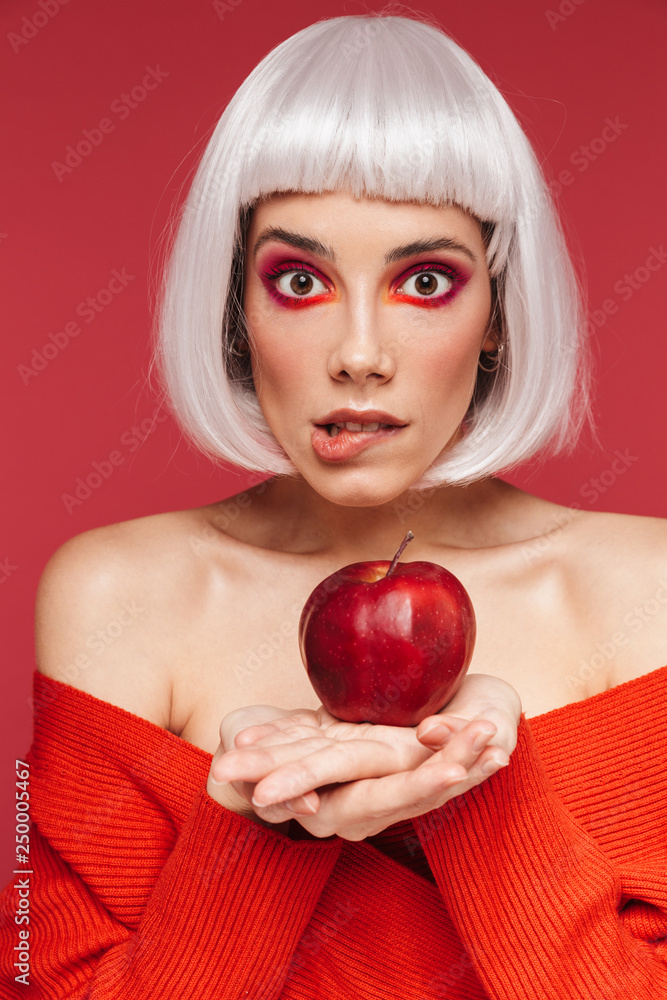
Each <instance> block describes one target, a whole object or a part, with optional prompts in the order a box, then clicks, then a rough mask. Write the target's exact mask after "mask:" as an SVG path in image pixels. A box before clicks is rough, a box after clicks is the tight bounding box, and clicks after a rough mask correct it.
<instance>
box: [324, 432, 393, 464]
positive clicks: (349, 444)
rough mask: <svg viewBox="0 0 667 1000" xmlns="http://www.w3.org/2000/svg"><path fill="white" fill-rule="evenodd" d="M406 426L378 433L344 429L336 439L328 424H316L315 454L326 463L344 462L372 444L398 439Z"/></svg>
mask: <svg viewBox="0 0 667 1000" xmlns="http://www.w3.org/2000/svg"><path fill="white" fill-rule="evenodd" d="M406 426H407V424H404V425H403V426H400V427H381V428H379V429H378V430H376V431H348V430H347V428H343V429H342V430H341V431H339V433H338V434H337V435H336V437H331V436H330V434H329V425H328V424H324V425H323V424H316V425H315V427H314V428H313V433H312V435H311V441H312V443H313V450H314V451H315V454H316V455H317V456H318V458H321V459H322V460H323V461H324V462H344V461H345V460H346V459H348V458H353V457H354V456H355V455H358V454H359V452H361V451H364V450H365V449H366V448H369V447H370V446H371V445H372V444H378V443H379V442H380V441H384V440H386V439H387V438H391V437H396V435H397V434H400V432H401V431H402V430H404V429H405V427H406Z"/></svg>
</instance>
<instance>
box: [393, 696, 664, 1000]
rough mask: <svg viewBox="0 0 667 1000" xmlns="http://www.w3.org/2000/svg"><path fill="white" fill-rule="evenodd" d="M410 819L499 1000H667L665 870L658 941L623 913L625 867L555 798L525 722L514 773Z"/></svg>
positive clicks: (660, 879) (657, 895)
mask: <svg viewBox="0 0 667 1000" xmlns="http://www.w3.org/2000/svg"><path fill="white" fill-rule="evenodd" d="M580 740H581V741H584V742H585V740H586V734H585V733H581V735H580ZM609 752H612V750H611V748H610V749H609ZM662 766H663V767H664V764H663V765H662ZM662 815H664V804H663V807H662ZM656 818H657V817H656ZM413 823H414V827H415V830H416V832H417V835H418V837H419V840H420V842H421V845H422V847H423V849H424V852H425V854H426V856H427V858H428V861H429V865H430V867H431V869H432V871H433V873H434V875H435V878H436V881H437V884H438V886H439V888H440V891H441V893H442V897H443V901H444V903H445V906H446V907H447V910H448V912H449V914H450V916H451V918H452V920H453V922H454V925H455V927H456V928H457V930H458V933H459V935H460V937H461V940H462V941H463V943H464V946H465V947H466V950H467V951H468V954H469V955H470V956H471V959H472V962H473V964H474V966H475V969H476V972H477V974H478V976H479V978H480V980H481V982H482V984H483V985H484V987H485V989H486V991H487V992H488V995H489V997H491V998H493V1000H544V998H546V997H549V998H553V1000H561V998H562V1000H572V998H574V997H576V998H586V1000H607V998H608V1000H611V998H614V1000H640V998H641V1000H649V998H658V997H660V998H663V1000H664V998H665V997H667V954H666V952H665V937H664V934H665V925H666V918H667V889H666V885H667V879H666V872H665V870H664V869H663V870H659V866H658V865H654V883H653V884H652V886H651V891H652V894H653V899H654V906H653V913H654V914H655V917H654V920H653V928H652V934H653V937H654V938H655V943H653V941H652V940H651V937H652V934H651V929H650V928H648V927H646V928H645V937H643V938H641V939H640V938H639V937H638V936H636V935H635V934H633V933H632V932H631V930H630V929H629V926H628V924H627V923H626V921H624V920H623V919H622V918H621V909H622V908H623V907H624V905H626V904H627V903H628V899H627V898H626V897H625V896H624V893H623V889H622V884H621V873H620V870H619V868H618V867H617V865H616V864H615V862H614V861H613V860H612V859H611V858H610V856H609V855H608V854H607V853H605V852H603V851H602V850H601V849H600V847H599V845H598V843H597V842H596V840H594V839H593V837H592V836H590V834H589V833H588V832H587V831H586V830H585V829H584V828H583V827H582V826H581V825H580V824H579V823H578V822H577V821H576V820H575V819H574V817H573V815H572V813H571V812H570V811H569V810H568V809H567V808H566V806H565V805H564V803H563V801H562V799H561V798H560V797H559V795H558V794H557V792H556V790H555V788H554V786H553V784H552V782H551V780H550V778H549V776H548V774H547V772H546V770H545V767H544V764H543V762H542V760H541V758H540V753H539V750H538V747H537V745H536V741H535V738H534V734H533V732H532V729H531V725H530V723H529V722H528V720H526V718H525V717H524V716H522V718H521V723H520V726H519V734H518V743H517V747H516V749H515V751H514V753H513V754H512V757H511V760H510V764H509V765H508V766H507V767H506V768H504V769H503V770H501V771H500V772H498V773H497V774H495V775H494V776H493V777H492V778H490V779H488V780H487V781H485V782H483V783H482V784H481V785H479V786H478V787H477V788H475V789H471V791H470V792H468V793H466V794H465V795H463V796H459V797H458V798H456V799H454V800H452V801H451V802H450V803H447V804H446V805H445V806H443V807H441V808H440V809H437V810H433V811H432V812H429V813H426V814H425V815H423V816H420V817H417V818H416V819H414V820H413ZM656 903H657V904H660V903H661V904H662V906H660V905H658V906H656V905H655V904H656ZM663 907H664V909H663Z"/></svg>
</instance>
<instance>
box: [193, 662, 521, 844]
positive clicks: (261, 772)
mask: <svg viewBox="0 0 667 1000" xmlns="http://www.w3.org/2000/svg"><path fill="white" fill-rule="evenodd" d="M520 714H521V700H520V698H519V695H518V694H517V692H516V691H515V690H514V688H513V687H511V685H509V684H507V683H506V682H505V681H502V680H500V678H498V677H492V676H490V675H488V674H467V675H466V677H465V678H464V680H463V682H462V684H461V686H460V687H459V690H458V691H457V692H456V694H455V695H454V697H453V698H452V699H451V700H450V701H449V703H448V704H447V705H446V706H445V708H444V709H442V710H441V711H440V712H439V713H438V714H437V715H430V716H427V717H426V718H425V719H423V720H422V721H421V722H420V724H419V725H418V726H417V727H415V728H411V727H403V726H400V727H399V726H382V725H372V724H370V723H361V724H357V723H351V722H342V721H341V720H339V719H336V718H335V717H334V716H332V715H330V714H329V712H327V711H326V709H325V708H324V707H322V706H320V708H319V709H317V710H316V711H314V712H313V711H307V710H303V711H300V712H292V713H290V714H289V715H288V716H283V717H282V718H277V719H275V720H272V721H270V722H266V723H262V724H260V725H252V726H250V727H248V728H246V729H244V730H242V731H241V732H240V733H239V734H238V735H237V737H236V740H235V746H236V749H234V750H230V751H228V752H227V753H224V754H222V755H221V756H220V757H219V759H218V760H217V761H216V762H215V763H214V765H213V767H212V773H215V776H216V778H218V779H219V780H221V781H239V780H241V781H248V782H253V783H255V786H256V787H255V789H254V795H253V806H254V808H255V812H256V813H257V815H258V816H260V817H261V818H262V819H263V820H265V821H266V822H268V823H282V822H284V821H285V820H287V819H290V818H291V817H293V816H296V818H297V819H298V822H299V823H300V824H301V825H302V826H303V827H304V828H305V829H306V830H308V832H309V833H311V834H312V835H313V836H315V837H329V836H332V835H333V834H337V835H338V836H339V837H342V838H343V839H345V840H363V839H364V838H365V837H369V836H373V835H374V834H376V833H379V832H380V831H381V830H384V829H385V828H386V827H388V826H391V825H393V824H394V823H398V822H400V821H401V820H404V819H410V818H412V817H414V816H421V815H422V814H423V813H426V812H429V811H430V810H432V809H436V808H438V807H439V806H441V805H443V804H444V803H445V802H447V801H449V800H450V799H452V798H454V797H455V796H457V795H461V794H462V793H464V792H466V791H468V789H470V788H472V787H473V786H475V785H478V784H480V783H481V782H482V781H484V780H486V779H487V778H488V777H489V776H490V775H491V774H493V773H494V772H495V771H497V770H498V769H499V768H500V767H502V766H504V764H506V763H507V762H508V761H509V755H510V754H511V753H512V751H513V750H514V747H515V746H516V738H517V735H516V734H517V726H518V723H519V717H520ZM436 727H441V728H436ZM316 790H317V791H316ZM302 795H305V796H306V799H305V803H306V804H308V805H310V806H311V807H312V809H313V810H314V812H313V811H310V812H308V811H307V809H306V805H305V804H304V800H301V803H302V808H300V810H299V812H298V813H297V812H295V810H294V809H293V808H292V807H291V800H293V799H299V797H300V796H302Z"/></svg>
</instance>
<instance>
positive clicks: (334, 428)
mask: <svg viewBox="0 0 667 1000" xmlns="http://www.w3.org/2000/svg"><path fill="white" fill-rule="evenodd" d="M393 426H394V425H393V424H350V423H346V424H329V436H330V437H336V436H337V435H338V434H339V433H340V431H342V429H343V428H345V429H346V430H348V431H361V432H366V433H368V434H372V433H373V431H377V430H379V429H380V428H381V427H383V428H384V427H393Z"/></svg>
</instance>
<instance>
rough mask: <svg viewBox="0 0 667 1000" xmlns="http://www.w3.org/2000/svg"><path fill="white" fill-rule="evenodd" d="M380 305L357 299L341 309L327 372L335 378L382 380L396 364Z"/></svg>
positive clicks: (364, 381) (363, 382)
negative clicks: (346, 307)
mask: <svg viewBox="0 0 667 1000" xmlns="http://www.w3.org/2000/svg"><path fill="white" fill-rule="evenodd" d="M381 311H382V310H381V308H379V307H377V306H375V305H374V304H372V303H368V302H366V301H363V300H361V299H357V300H356V301H355V302H354V303H352V302H351V303H350V307H349V308H348V309H344V310H341V315H340V318H339V321H340V327H339V328H338V329H337V330H336V332H335V333H334V335H333V347H332V349H331V352H330V355H329V364H328V369H329V374H330V375H331V376H332V377H333V378H335V379H345V378H346V377H347V378H350V379H352V381H353V382H355V383H356V384H357V385H365V384H366V382H367V381H369V380H373V381H377V380H379V379H381V380H383V381H386V380H387V379H390V378H391V377H392V376H393V374H394V371H395V368H396V359H395V356H394V352H393V351H392V350H391V346H390V340H391V337H390V332H389V330H388V329H387V328H386V319H385V320H384V321H383V317H382V316H381V315H380V313H381Z"/></svg>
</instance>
